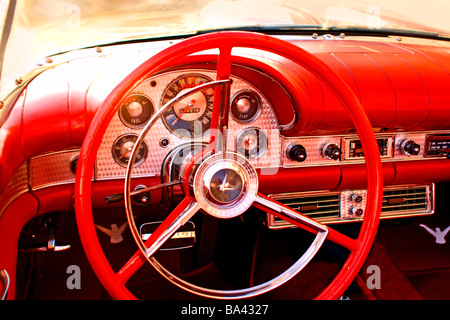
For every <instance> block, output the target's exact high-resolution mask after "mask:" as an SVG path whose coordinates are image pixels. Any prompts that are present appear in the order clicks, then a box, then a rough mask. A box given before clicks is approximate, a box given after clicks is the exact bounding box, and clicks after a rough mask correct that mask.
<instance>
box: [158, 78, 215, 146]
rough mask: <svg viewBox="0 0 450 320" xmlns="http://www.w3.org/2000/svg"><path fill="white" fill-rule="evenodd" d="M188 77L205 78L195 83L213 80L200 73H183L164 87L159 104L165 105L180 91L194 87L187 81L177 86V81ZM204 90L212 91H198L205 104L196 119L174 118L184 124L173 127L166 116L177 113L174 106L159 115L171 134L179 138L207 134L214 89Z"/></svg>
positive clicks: (190, 137) (191, 137)
mask: <svg viewBox="0 0 450 320" xmlns="http://www.w3.org/2000/svg"><path fill="white" fill-rule="evenodd" d="M188 78H201V79H203V80H206V81H202V82H199V83H198V84H197V85H200V84H203V83H207V82H212V81H213V79H212V78H210V77H208V76H206V75H204V74H201V73H187V74H183V75H181V76H179V77H177V78H175V79H173V80H172V81H170V83H169V84H168V85H167V87H166V88H165V89H164V92H163V94H162V96H161V103H160V104H161V106H163V105H165V104H166V103H167V102H168V101H170V100H171V99H172V98H174V97H176V96H177V95H178V94H179V93H180V92H181V91H183V90H185V89H189V88H194V87H196V86H191V85H190V84H189V83H188V84H187V85H186V86H185V87H178V86H179V82H181V81H182V80H183V79H188ZM174 86H175V87H174ZM206 90H211V91H212V92H211V94H208V95H206V94H205V93H204V92H199V93H198V94H202V95H204V98H205V104H206V105H205V107H204V110H202V114H201V115H200V116H199V117H198V118H197V119H196V120H190V121H187V120H184V119H183V118H175V119H176V120H174V121H177V123H180V124H182V125H184V126H182V127H175V126H174V123H172V124H170V123H168V118H169V117H170V116H175V115H177V114H176V112H175V109H174V106H171V108H170V109H169V110H168V111H166V112H164V114H163V115H162V117H161V120H162V122H163V123H164V126H165V127H166V128H167V130H169V131H170V132H171V133H172V134H174V135H176V136H178V137H180V138H188V139H193V138H201V137H203V136H206V135H207V134H208V132H209V130H208V129H209V127H210V125H211V116H212V108H213V103H214V89H206ZM177 116H181V115H177ZM197 121H198V122H197ZM197 123H198V124H199V126H196V124H197ZM200 127H201V128H200ZM197 131H201V134H197V133H198V132H197Z"/></svg>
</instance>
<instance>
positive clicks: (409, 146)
mask: <svg viewBox="0 0 450 320" xmlns="http://www.w3.org/2000/svg"><path fill="white" fill-rule="evenodd" d="M401 147H402V151H403V153H404V154H406V155H408V156H417V155H418V154H419V152H420V145H419V144H417V143H415V142H414V141H413V140H405V141H403V142H402V145H401Z"/></svg>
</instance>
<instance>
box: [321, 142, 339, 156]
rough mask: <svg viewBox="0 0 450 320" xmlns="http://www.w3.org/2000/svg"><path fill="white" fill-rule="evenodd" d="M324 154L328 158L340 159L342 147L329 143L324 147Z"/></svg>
mask: <svg viewBox="0 0 450 320" xmlns="http://www.w3.org/2000/svg"><path fill="white" fill-rule="evenodd" d="M323 156H324V157H325V158H327V159H332V160H339V159H340V158H341V148H339V147H338V146H337V145H336V144H334V143H328V144H326V145H325V146H324V147H323Z"/></svg>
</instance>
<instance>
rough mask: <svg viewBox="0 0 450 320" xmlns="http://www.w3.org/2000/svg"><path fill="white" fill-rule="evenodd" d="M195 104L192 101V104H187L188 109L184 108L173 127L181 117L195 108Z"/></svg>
mask: <svg viewBox="0 0 450 320" xmlns="http://www.w3.org/2000/svg"><path fill="white" fill-rule="evenodd" d="M195 102H196V101H195V100H192V101H191V102H189V103H188V104H187V106H186V108H184V110H183V112H181V113H180V115H179V116H178V118H176V119H175V121H174V122H172V125H174V124H175V123H177V121H178V120H180V119H181V117H182V116H183V115H184V114H185V113H186V112H188V111H189V109H191V108H192V107H193V106H194V104H195Z"/></svg>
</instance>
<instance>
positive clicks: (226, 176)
mask: <svg viewBox="0 0 450 320" xmlns="http://www.w3.org/2000/svg"><path fill="white" fill-rule="evenodd" d="M257 192H258V176H257V174H256V170H255V169H254V168H253V166H252V165H251V164H250V163H249V162H248V160H247V159H245V158H244V157H243V156H240V155H238V154H235V153H227V154H225V155H224V154H215V155H213V156H211V157H209V158H208V159H206V160H205V161H204V162H202V164H201V165H200V166H199V167H198V169H197V172H196V173H195V176H194V180H193V193H194V196H195V199H196V201H198V203H199V204H200V206H201V208H202V209H203V210H204V211H205V212H206V213H208V214H210V215H212V216H214V217H217V218H233V217H237V216H239V215H240V214H242V213H243V212H245V211H246V210H247V209H248V208H249V207H250V206H251V205H252V204H253V202H254V201H255V199H256V194H257Z"/></svg>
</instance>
